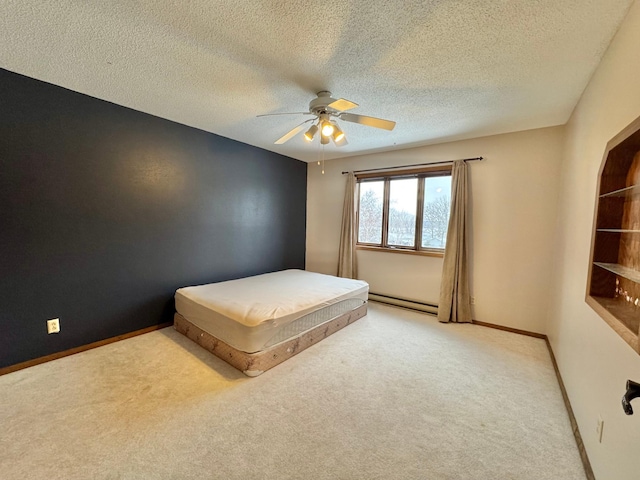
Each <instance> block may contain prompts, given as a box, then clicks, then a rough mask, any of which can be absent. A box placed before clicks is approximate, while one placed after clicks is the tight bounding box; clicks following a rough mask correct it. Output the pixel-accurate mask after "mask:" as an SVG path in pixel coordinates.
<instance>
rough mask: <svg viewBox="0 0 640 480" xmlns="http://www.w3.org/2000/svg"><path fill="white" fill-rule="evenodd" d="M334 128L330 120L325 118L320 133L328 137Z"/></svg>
mask: <svg viewBox="0 0 640 480" xmlns="http://www.w3.org/2000/svg"><path fill="white" fill-rule="evenodd" d="M334 130H335V127H334V125H333V124H332V123H331V122H329V121H327V120H325V121H324V122H322V135H324V136H325V137H330V136H331V135H333V131H334Z"/></svg>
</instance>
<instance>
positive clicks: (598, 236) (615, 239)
mask: <svg viewBox="0 0 640 480" xmlns="http://www.w3.org/2000/svg"><path fill="white" fill-rule="evenodd" d="M587 303H588V304H589V305H590V306H591V307H592V308H593V309H594V310H595V311H596V312H597V313H598V314H599V315H600V316H601V317H602V318H603V319H604V320H605V321H606V322H607V323H608V324H609V325H610V326H611V327H612V328H613V329H614V330H615V331H616V332H617V333H618V334H619V335H620V336H621V337H622V338H624V340H625V341H626V342H627V343H628V344H629V345H630V346H631V347H632V348H633V349H634V350H635V351H636V352H638V353H640V342H639V340H638V337H639V336H640V118H638V119H636V121H634V122H633V123H632V124H631V125H629V126H628V127H627V128H625V129H624V130H623V131H622V132H620V133H619V134H618V135H616V136H615V137H614V138H613V139H612V140H611V141H610V142H609V143H608V144H607V148H606V151H605V154H604V158H603V160H602V166H601V167H600V178H599V183H598V198H597V200H596V212H595V219H594V227H593V237H592V242H591V261H590V264H589V279H588V285H587Z"/></svg>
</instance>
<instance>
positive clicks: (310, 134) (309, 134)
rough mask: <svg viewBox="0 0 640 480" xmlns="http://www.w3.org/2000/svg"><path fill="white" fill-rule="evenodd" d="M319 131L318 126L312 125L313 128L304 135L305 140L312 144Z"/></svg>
mask: <svg viewBox="0 0 640 480" xmlns="http://www.w3.org/2000/svg"><path fill="white" fill-rule="evenodd" d="M317 131H318V126H317V125H311V127H309V130H307V131H306V132H305V133H304V139H305V140H306V141H307V142H310V141H311V140H313V137H314V136H315V134H316V132H317Z"/></svg>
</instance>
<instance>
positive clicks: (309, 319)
mask: <svg viewBox="0 0 640 480" xmlns="http://www.w3.org/2000/svg"><path fill="white" fill-rule="evenodd" d="M368 292H369V285H368V284H367V283H366V282H364V281H361V280H351V279H346V278H338V277H334V276H331V275H323V274H319V273H313V272H307V271H304V270H285V271H281V272H274V273H267V274H264V275H257V276H254V277H247V278H242V279H239V280H230V281H227V282H219V283H212V284H207V285H198V286H193V287H185V288H180V289H178V290H177V291H176V294H175V301H176V316H175V327H176V329H177V330H178V331H180V332H181V333H184V334H185V335H187V336H188V337H190V338H192V340H195V341H197V342H198V343H200V344H201V345H202V346H205V348H208V349H209V350H212V351H213V353H215V354H216V355H218V356H220V357H221V358H223V359H225V360H227V361H229V357H231V356H235V357H236V359H238V358H240V359H242V361H241V362H240V363H241V364H245V363H247V361H248V362H249V363H256V362H255V360H256V359H258V358H264V357H269V358H271V360H273V358H272V357H273V355H272V354H271V352H276V351H278V349H280V350H282V352H281V353H285V354H289V355H285V356H291V354H295V353H297V351H300V350H301V349H300V346H301V345H302V344H304V345H305V347H304V348H306V347H307V346H310V345H311V344H313V343H315V342H317V341H319V340H320V339H321V337H322V338H324V336H327V335H328V334H330V333H333V331H335V330H337V329H339V328H342V327H343V326H346V325H347V324H348V323H350V322H351V321H354V320H355V319H357V318H360V317H361V316H363V315H365V314H366V303H367V297H368ZM336 327H338V328H336ZM320 331H321V332H320ZM319 332H320V333H322V335H320V334H319ZM329 332H330V333H329ZM300 340H302V343H301V342H300ZM310 340H313V341H312V342H311V343H309V341H310ZM205 343H206V344H207V345H205ZM209 347H215V348H216V349H217V350H218V351H214V350H213V349H212V348H209ZM220 349H223V350H225V351H224V352H221V351H220ZM227 350H228V351H227ZM221 353H222V354H221ZM275 355H276V356H277V357H278V356H280V357H282V355H278V354H275ZM225 357H227V358H225ZM247 359H248V360H247ZM280 361H282V359H280ZM280 361H278V362H276V364H277V363H280ZM229 363H231V364H232V365H234V363H233V362H229ZM236 363H238V362H236ZM262 363H263V365H262V367H265V365H264V362H262ZM271 363H273V362H271ZM234 366H236V367H237V368H240V369H241V370H243V371H244V372H245V373H246V374H247V375H251V376H255V375H256V374H259V373H262V371H263V370H259V369H258V370H256V369H255V368H254V369H253V370H250V371H249V370H244V369H243V368H241V367H239V366H238V365H234ZM271 366H273V365H271ZM267 368H271V367H267ZM264 369H266V368H264Z"/></svg>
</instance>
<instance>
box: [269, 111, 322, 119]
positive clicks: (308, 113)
mask: <svg viewBox="0 0 640 480" xmlns="http://www.w3.org/2000/svg"><path fill="white" fill-rule="evenodd" d="M274 115H313V114H312V113H311V112H285V113H263V114H262V115H256V118H257V117H273V116H274Z"/></svg>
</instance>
